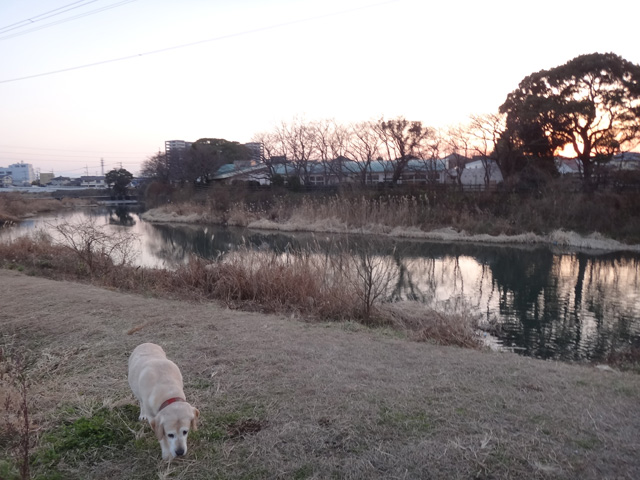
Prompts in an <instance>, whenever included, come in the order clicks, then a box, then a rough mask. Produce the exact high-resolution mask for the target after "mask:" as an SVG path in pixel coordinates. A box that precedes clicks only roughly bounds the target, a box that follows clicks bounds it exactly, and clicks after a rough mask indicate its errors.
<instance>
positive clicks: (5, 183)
mask: <svg viewBox="0 0 640 480" xmlns="http://www.w3.org/2000/svg"><path fill="white" fill-rule="evenodd" d="M12 185H13V178H12V177H11V175H9V174H8V173H0V187H10V186H12Z"/></svg>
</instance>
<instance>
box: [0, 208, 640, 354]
mask: <svg viewBox="0 0 640 480" xmlns="http://www.w3.org/2000/svg"><path fill="white" fill-rule="evenodd" d="M87 217H92V218H93V219H94V220H95V221H96V222H97V223H98V224H102V225H106V226H107V227H106V228H110V229H114V230H117V229H124V230H126V231H128V232H132V233H135V234H136V235H137V236H138V238H139V242H138V245H137V247H136V248H137V254H136V259H135V263H137V264H139V265H141V266H145V267H150V268H174V267H175V266H176V265H177V264H179V263H181V262H185V261H187V259H188V258H189V256H190V255H194V254H195V255H198V256H200V257H203V258H209V259H215V258H220V257H223V256H224V255H225V254H226V253H227V252H229V251H233V250H235V249H237V248H238V246H239V245H244V246H247V247H249V248H256V249H262V250H266V251H276V252H289V253H291V252H299V251H305V250H309V249H313V251H314V252H318V251H322V252H324V254H331V253H332V252H336V251H337V250H338V249H349V250H351V251H354V252H358V251H363V250H365V249H366V250H367V251H368V252H371V253H372V254H373V255H375V256H376V257H377V258H379V259H382V261H384V262H387V263H388V264H390V265H393V267H394V272H395V274H394V275H395V277H394V279H393V281H392V284H391V287H390V288H389V291H388V292H387V294H386V299H387V300H389V301H417V302H421V303H423V304H425V306H427V307H430V308H435V309H436V310H440V311H454V310H463V311H466V312H469V313H470V314H472V315H476V316H478V318H479V319H480V322H481V325H483V326H484V328H485V329H486V330H488V331H490V332H491V334H492V335H494V336H495V337H496V338H497V339H498V342H499V344H500V345H501V346H502V347H504V348H507V349H512V350H514V351H515V352H517V353H520V354H523V355H527V356H532V357H539V358H544V359H555V360H563V361H583V360H589V361H605V360H606V359H607V357H608V356H609V355H610V354H611V353H612V352H619V351H624V350H625V349H626V348H628V347H630V346H634V347H636V348H640V255H638V254H634V253H621V252H609V253H597V252H593V251H585V250H582V251H577V250H574V251H572V250H568V249H564V250H562V249H559V248H553V247H547V246H540V245H536V246H505V245H500V246H494V245H477V244H471V243H455V242H453V243H437V242H427V241H411V240H399V239H381V238H373V237H368V236H357V235H356V236H354V235H350V236H346V235H344V236H343V235H333V234H289V233H287V234H283V233H278V232H269V231H259V230H248V229H238V228H225V227H220V226H214V225H208V226H194V225H179V224H151V223H148V222H145V221H143V220H142V219H141V218H140V216H139V215H138V214H137V213H136V212H133V211H129V210H125V209H109V208H101V209H94V210H90V211H74V212H72V213H65V214H60V215H57V216H49V217H39V218H34V219H29V220H25V221H24V222H22V223H21V224H19V225H16V226H13V227H9V228H4V229H0V241H3V240H4V241H6V240H9V239H11V238H15V237H17V236H19V235H24V234H28V233H30V232H31V233H32V232H34V231H37V230H38V229H45V230H49V231H50V230H51V225H53V224H55V223H57V222H60V221H69V222H76V221H84V220H86V219H87Z"/></svg>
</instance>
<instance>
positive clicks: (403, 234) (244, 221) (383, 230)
mask: <svg viewBox="0 0 640 480" xmlns="http://www.w3.org/2000/svg"><path fill="white" fill-rule="evenodd" d="M141 217H142V218H143V219H144V220H145V221H147V222H156V223H186V224H226V225H229V226H241V227H246V228H250V229H256V230H270V231H281V232H313V233H339V234H354V235H378V236H383V237H390V238H407V239H414V240H428V241H440V242H468V243H486V244H499V245H535V244H543V245H552V246H558V247H566V248H575V249H586V250H600V251H620V252H640V245H637V244H625V243H622V242H619V241H617V240H614V239H611V238H606V237H604V236H603V235H601V234H600V233H592V234H590V235H586V236H584V235H580V234H578V233H576V232H570V231H565V230H554V231H552V232H551V233H549V234H546V235H541V234H536V233H533V232H527V233H519V234H514V235H505V234H498V235H490V234H487V233H475V234H474V233H468V232H465V231H457V230H455V229H453V228H451V227H447V228H439V229H436V230H430V231H425V230H422V229H420V228H417V227H399V226H396V227H391V226H388V225H381V224H368V225H363V226H359V227H352V226H350V225H349V224H348V223H347V222H344V221H341V220H340V219H338V218H335V217H329V218H324V219H316V218H313V217H312V218H309V217H305V216H304V215H295V216H294V217H293V218H291V219H287V220H285V221H281V222H277V221H273V220H269V219H267V218H261V217H259V216H257V215H255V214H254V215H253V216H249V217H246V216H242V215H239V214H236V215H230V216H229V218H222V217H220V216H216V215H213V214H212V213H211V212H207V211H201V210H199V209H197V210H196V211H190V210H189V208H188V207H186V208H184V209H182V210H181V209H180V208H176V207H175V206H163V207H159V208H154V209H150V210H147V211H146V212H144V213H142V214H141Z"/></svg>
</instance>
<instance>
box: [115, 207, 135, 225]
mask: <svg viewBox="0 0 640 480" xmlns="http://www.w3.org/2000/svg"><path fill="white" fill-rule="evenodd" d="M109 224H110V225H121V226H123V227H132V226H134V225H135V224H136V221H135V219H134V218H133V215H132V214H131V210H129V209H128V208H126V207H116V208H114V209H113V210H111V211H110V212H109Z"/></svg>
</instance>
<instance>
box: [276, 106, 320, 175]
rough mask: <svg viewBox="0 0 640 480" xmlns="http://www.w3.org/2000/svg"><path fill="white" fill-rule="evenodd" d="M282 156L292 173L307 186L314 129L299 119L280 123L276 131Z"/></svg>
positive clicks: (313, 142)
mask: <svg viewBox="0 0 640 480" xmlns="http://www.w3.org/2000/svg"><path fill="white" fill-rule="evenodd" d="M276 135H277V136H278V139H279V142H280V144H281V146H282V152H283V155H285V156H286V158H287V161H288V162H290V163H291V165H292V167H293V173H294V174H295V175H296V176H297V177H298V178H299V179H301V180H302V183H304V184H309V173H310V162H311V160H312V158H313V155H314V154H315V143H316V141H315V129H314V128H313V127H312V125H311V124H309V123H307V122H305V121H304V120H302V119H300V118H294V119H293V120H292V121H291V122H290V123H285V122H282V123H281V124H280V125H279V126H278V127H277V129H276Z"/></svg>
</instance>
